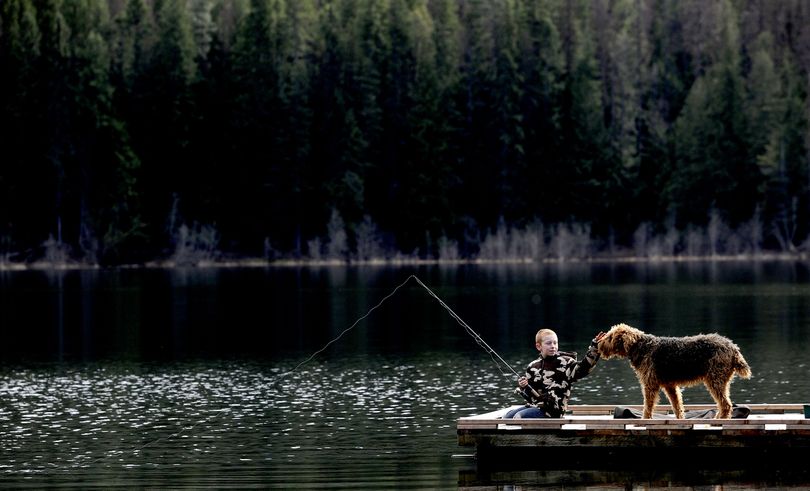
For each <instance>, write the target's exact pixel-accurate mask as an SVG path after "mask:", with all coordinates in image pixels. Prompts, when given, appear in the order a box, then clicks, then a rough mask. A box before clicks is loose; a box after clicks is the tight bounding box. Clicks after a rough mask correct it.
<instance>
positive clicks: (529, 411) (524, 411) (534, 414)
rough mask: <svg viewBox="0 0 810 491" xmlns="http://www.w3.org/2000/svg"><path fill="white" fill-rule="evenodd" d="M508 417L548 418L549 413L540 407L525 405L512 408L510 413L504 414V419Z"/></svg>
mask: <svg viewBox="0 0 810 491" xmlns="http://www.w3.org/2000/svg"><path fill="white" fill-rule="evenodd" d="M507 418H513V419H526V418H548V415H547V414H546V413H545V411H543V410H542V409H540V408H539V407H534V406H523V407H517V408H515V409H511V410H510V411H509V412H508V413H506V415H504V419H507Z"/></svg>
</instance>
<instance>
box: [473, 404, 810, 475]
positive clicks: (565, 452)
mask: <svg viewBox="0 0 810 491" xmlns="http://www.w3.org/2000/svg"><path fill="white" fill-rule="evenodd" d="M623 407H630V408H634V409H639V410H640V409H641V407H640V406H623ZM746 407H748V408H750V409H751V414H750V415H749V416H748V417H747V418H745V419H724V420H715V419H674V418H672V419H614V418H613V411H614V408H615V406H610V405H581V406H569V412H568V414H566V416H565V417H564V418H541V419H500V418H499V416H502V415H503V414H505V413H506V411H507V410H508V408H507V409H503V410H500V411H494V412H491V413H487V414H481V415H477V416H470V417H464V418H459V420H458V426H457V433H458V443H459V445H461V446H474V447H475V452H476V458H477V461H478V464H479V465H495V466H503V465H507V466H510V467H512V466H522V467H525V466H531V467H533V468H544V466H546V467H547V468H577V467H579V468H589V469H596V468H616V467H617V466H619V467H621V466H624V465H626V466H628V467H638V466H651V467H661V466H671V465H675V464H682V465H687V466H695V465H699V466H702V467H706V468H710V467H723V468H726V467H733V468H739V467H740V466H745V465H749V464H752V463H755V464H756V465H778V466H791V465H802V466H807V464H808V460H807V459H808V458H807V456H808V455H810V419H807V418H806V417H805V415H804V405H803V404H747V405H746ZM712 408H714V405H713V404H692V405H687V406H686V410H687V411H690V410H704V409H712ZM667 409H668V406H663V405H661V406H659V410H660V411H666V410H667ZM583 466H584V467H583Z"/></svg>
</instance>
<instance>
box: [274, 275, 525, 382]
mask: <svg viewBox="0 0 810 491" xmlns="http://www.w3.org/2000/svg"><path fill="white" fill-rule="evenodd" d="M412 279H413V280H414V281H416V282H417V283H418V284H419V286H421V287H422V288H424V289H425V290H426V291H427V292H428V294H430V296H431V297H433V298H435V299H436V301H437V302H439V305H441V306H442V307H444V308H445V310H447V312H449V313H450V316H451V317H452V318H453V319H455V321H456V322H457V323H458V324H459V325H461V327H463V328H464V330H465V331H466V332H467V334H469V335H470V336H471V337H472V338H473V339H474V340H475V342H476V343H477V344H478V345H479V346H481V347H482V348H483V349H484V351H486V352H487V354H489V357H490V358H491V359H492V361H493V362H494V363H495V366H496V367H497V368H498V371H500V372H501V374H502V375H503V376H505V377H509V374H508V373H506V372H505V371H504V370H503V368H502V366H505V367H507V368H508V369H509V370H510V371H511V372H512V373H514V374H515V375H516V376H518V377H520V374H519V373H518V372H517V371H515V369H514V368H512V365H510V364H509V363H507V362H506V360H504V359H503V358H502V357H501V355H499V354H498V353H497V352H496V351H495V350H494V349H492V347H491V346H490V345H489V344H487V342H486V341H484V339H483V338H482V337H481V335H480V334H478V333H477V332H475V330H473V328H472V327H470V325H469V324H467V323H466V322H464V319H462V318H461V317H460V316H459V315H458V314H456V313H455V312H453V309H451V308H450V307H449V306H448V305H447V304H446V303H444V301H443V300H442V299H441V298H439V296H438V295H436V293H434V292H433V290H431V289H430V288H428V286H427V285H425V284H424V283H423V282H422V280H420V279H419V278H417V277H416V275H410V276H408V278H407V279H405V281H403V282H402V283H400V284H399V285H397V287H396V288H394V290H393V291H392V292H391V293H389V294H388V295H386V296H385V297H383V299H382V300H380V302H379V303H377V305H375V306H373V307H371V309H369V310H368V312H366V313H365V314H363V315H362V316H361V317H360V318H358V319H357V320H356V321H354V323H353V324H352V325H351V326H349V327H347V328H346V329H344V330H343V331H341V332H340V334H338V335H337V337H335V338H334V339H332V340H331V341H329V342H328V343H326V344H325V345H324V346H323V348H321V349H319V350H318V351H316V352H314V353H313V354H311V355H310V356H309V357H308V358H307V359H305V360H304V361H302V362H301V363H299V364H298V365H296V366H295V367H293V368H292V369H290V370H288V371H286V372H284V373H282V374H280V375H278V377H277V379H276V381H278V380H280V379H282V378H284V377H286V376H288V375H290V374H292V373H293V372H295V371H297V370H298V369H299V368H301V367H302V366H304V365H305V364H307V363H309V362H310V361H311V360H312V359H313V358H315V357H316V356H317V355H319V354H320V353H323V352H324V351H325V350H326V349H327V348H328V347H329V346H331V345H332V344H333V343H335V342H336V341H337V340H339V339H340V338H342V337H343V335H344V334H346V333H347V332H349V331H351V330H352V329H354V328H355V327H356V326H357V324H359V323H360V322H361V321H362V320H363V319H365V318H367V317H368V316H369V315H371V313H372V312H374V311H375V310H377V309H378V308H380V306H382V304H383V303H385V302H386V300H388V299H389V298H391V297H393V296H394V294H396V292H397V291H398V290H399V289H400V288H402V287H403V286H405V285H406V284H407V283H408V282H409V281H411V280H412Z"/></svg>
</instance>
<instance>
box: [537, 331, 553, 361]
mask: <svg viewBox="0 0 810 491" xmlns="http://www.w3.org/2000/svg"><path fill="white" fill-rule="evenodd" d="M535 346H536V347H537V351H539V352H540V356H543V357H546V356H553V355H556V354H557V336H556V335H554V334H546V335H545V336H543V337H542V338H540V342H539V343H536V344H535Z"/></svg>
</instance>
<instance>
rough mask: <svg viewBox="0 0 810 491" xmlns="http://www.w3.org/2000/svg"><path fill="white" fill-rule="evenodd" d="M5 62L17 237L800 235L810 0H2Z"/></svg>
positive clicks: (806, 207) (420, 250)
mask: <svg viewBox="0 0 810 491" xmlns="http://www.w3.org/2000/svg"><path fill="white" fill-rule="evenodd" d="M0 74H1V75H0V108H2V113H0V262H6V263H10V262H30V261H35V260H39V259H42V258H46V259H47V258H49V259H60V258H61V259H66V260H76V261H86V262H90V263H100V264H118V263H130V262H143V261H148V260H153V259H160V258H175V259H178V260H183V261H190V262H194V261H198V260H200V259H216V258H227V257H257V258H267V259H277V258H288V257H291V258H297V257H303V258H312V259H321V258H344V259H345V258H349V259H369V258H372V257H386V258H392V257H393V258H397V257H421V258H441V259H456V258H509V257H533V258H536V259H538V258H545V257H559V258H567V257H587V256H592V255H596V254H607V253H617V252H618V253H627V252H630V253H632V254H636V255H669V254H738V253H757V252H760V251H763V250H766V251H767V250H773V251H793V250H802V249H804V248H807V244H808V232H810V228H809V227H808V225H810V167H809V166H808V160H810V137H809V136H808V115H809V114H810V103H809V101H808V87H810V1H808V0H779V1H776V0H774V1H767V0H765V1H762V0H713V1H705V0H683V1H674V0H331V1H330V0H188V1H182V0H178V1H171V0H154V1H147V0H109V1H106V2H103V1H99V0H70V1H68V0H64V1H60V0H37V1H24V0H2V1H1V2H0Z"/></svg>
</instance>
